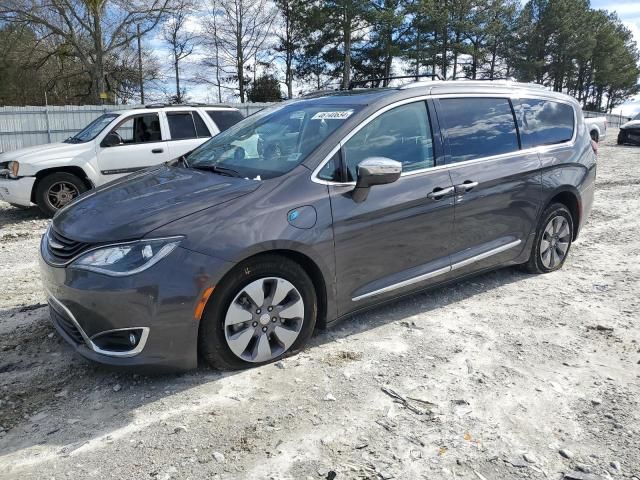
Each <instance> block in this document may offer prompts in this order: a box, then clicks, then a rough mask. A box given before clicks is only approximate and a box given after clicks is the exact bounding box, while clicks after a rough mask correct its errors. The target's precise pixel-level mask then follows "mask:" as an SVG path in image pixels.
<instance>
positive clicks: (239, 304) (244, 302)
mask: <svg viewBox="0 0 640 480" xmlns="http://www.w3.org/2000/svg"><path fill="white" fill-rule="evenodd" d="M303 321H304V302H303V300H302V295H301V294H300V292H299V291H298V289H297V288H296V287H295V286H294V285H293V284H292V283H291V282H289V281H288V280H285V279H284V278H279V277H265V278H260V279H258V280H254V281H253V282H251V283H249V284H248V285H246V286H244V287H243V288H242V289H241V290H240V292H239V293H238V294H237V295H236V296H235V297H234V299H233V300H232V301H231V304H230V305H229V308H228V309H227V313H226V316H225V319H224V334H225V338H226V341H227V345H228V346H229V348H230V349H231V351H232V352H233V353H234V354H235V355H236V356H237V357H239V358H241V359H242V360H245V361H247V362H254V363H261V362H267V361H269V360H272V359H274V358H276V357H278V356H280V355H282V354H283V353H285V352H286V351H287V350H288V349H289V348H290V347H291V346H292V345H293V343H294V342H295V341H296V339H297V338H298V335H299V334H300V331H301V329H302V323H303Z"/></svg>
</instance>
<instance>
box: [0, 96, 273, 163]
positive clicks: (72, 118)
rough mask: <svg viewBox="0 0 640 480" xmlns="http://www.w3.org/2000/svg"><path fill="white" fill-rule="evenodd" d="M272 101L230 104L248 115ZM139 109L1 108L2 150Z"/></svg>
mask: <svg viewBox="0 0 640 480" xmlns="http://www.w3.org/2000/svg"><path fill="white" fill-rule="evenodd" d="M269 105H271V104H270V103H242V104H229V106H231V107H234V108H237V109H238V110H240V111H241V112H242V114H243V115H244V116H245V117H246V116H249V115H251V114H253V113H256V112H258V111H260V110H262V109H263V108H265V107H267V106H269ZM132 108H139V106H134V105H79V106H75V105H68V106H49V107H0V152H10V151H12V150H17V149H19V148H25V147H31V146H34V145H41V144H43V143H54V142H61V141H63V140H64V139H66V138H68V137H71V136H73V135H74V134H75V133H77V132H79V131H80V130H82V129H83V128H84V127H85V126H86V125H88V124H89V123H90V122H91V121H92V120H94V119H96V118H97V117H99V116H100V115H102V114H103V113H106V112H113V111H117V110H129V109H132Z"/></svg>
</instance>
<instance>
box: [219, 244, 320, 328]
mask: <svg viewBox="0 0 640 480" xmlns="http://www.w3.org/2000/svg"><path fill="white" fill-rule="evenodd" d="M270 255H279V256H281V257H285V258H287V259H289V260H292V261H294V262H296V263H297V264H298V265H300V266H301V267H302V269H303V270H304V271H305V273H306V274H307V275H309V278H310V279H311V281H312V283H313V286H314V288H315V290H316V294H317V296H318V318H317V320H316V328H324V327H325V326H326V325H327V323H328V322H327V319H328V305H329V299H328V292H327V282H326V280H325V276H324V275H323V273H322V269H321V268H320V266H319V265H318V264H317V263H316V262H315V261H314V260H313V259H312V258H311V257H309V256H308V255H306V254H304V253H302V252H300V251H297V250H291V249H287V248H276V249H271V250H264V251H261V252H258V253H254V254H252V255H248V256H246V257H244V258H242V259H241V260H239V261H237V262H234V263H235V265H234V266H233V267H232V268H230V269H229V270H228V271H226V272H225V273H224V275H222V277H221V278H220V280H219V281H218V282H217V283H223V282H224V281H225V279H226V277H227V276H228V275H229V274H230V273H231V272H232V271H234V269H235V267H236V266H237V265H239V264H240V263H243V262H247V261H251V260H257V259H259V258H260V257H265V256H270ZM214 296H215V290H214V292H213V295H211V297H209V299H208V300H207V304H208V303H210V302H211V301H212V299H213V297H214Z"/></svg>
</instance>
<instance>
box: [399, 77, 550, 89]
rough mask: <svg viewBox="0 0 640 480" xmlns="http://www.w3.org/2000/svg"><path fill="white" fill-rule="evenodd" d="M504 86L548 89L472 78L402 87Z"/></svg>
mask: <svg viewBox="0 0 640 480" xmlns="http://www.w3.org/2000/svg"><path fill="white" fill-rule="evenodd" d="M473 84H475V85H495V86H499V85H504V86H507V87H521V88H535V89H540V90H546V89H547V87H545V86H544V85H540V84H539V83H526V82H518V81H516V79H515V78H494V79H493V80H489V79H488V78H482V79H472V78H457V79H455V80H441V81H433V82H424V81H417V82H411V83H407V84H405V85H402V86H401V87H400V89H401V90H404V89H407V88H417V87H425V86H429V87H435V86H455V85H473Z"/></svg>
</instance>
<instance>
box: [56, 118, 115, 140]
mask: <svg viewBox="0 0 640 480" xmlns="http://www.w3.org/2000/svg"><path fill="white" fill-rule="evenodd" d="M118 116H119V114H117V113H105V114H104V115H100V116H99V117H98V118H96V119H95V120H94V121H93V122H91V123H90V124H89V125H87V126H86V127H84V128H83V129H82V130H80V131H79V132H78V133H76V134H75V135H74V136H73V137H69V138H67V139H66V140H65V143H84V142H88V141H89V140H93V139H94V138H96V137H97V136H98V135H99V134H100V132H101V131H102V130H104V129H105V127H106V126H107V125H109V124H110V123H111V122H112V121H113V119H114V118H117V117H118Z"/></svg>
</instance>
